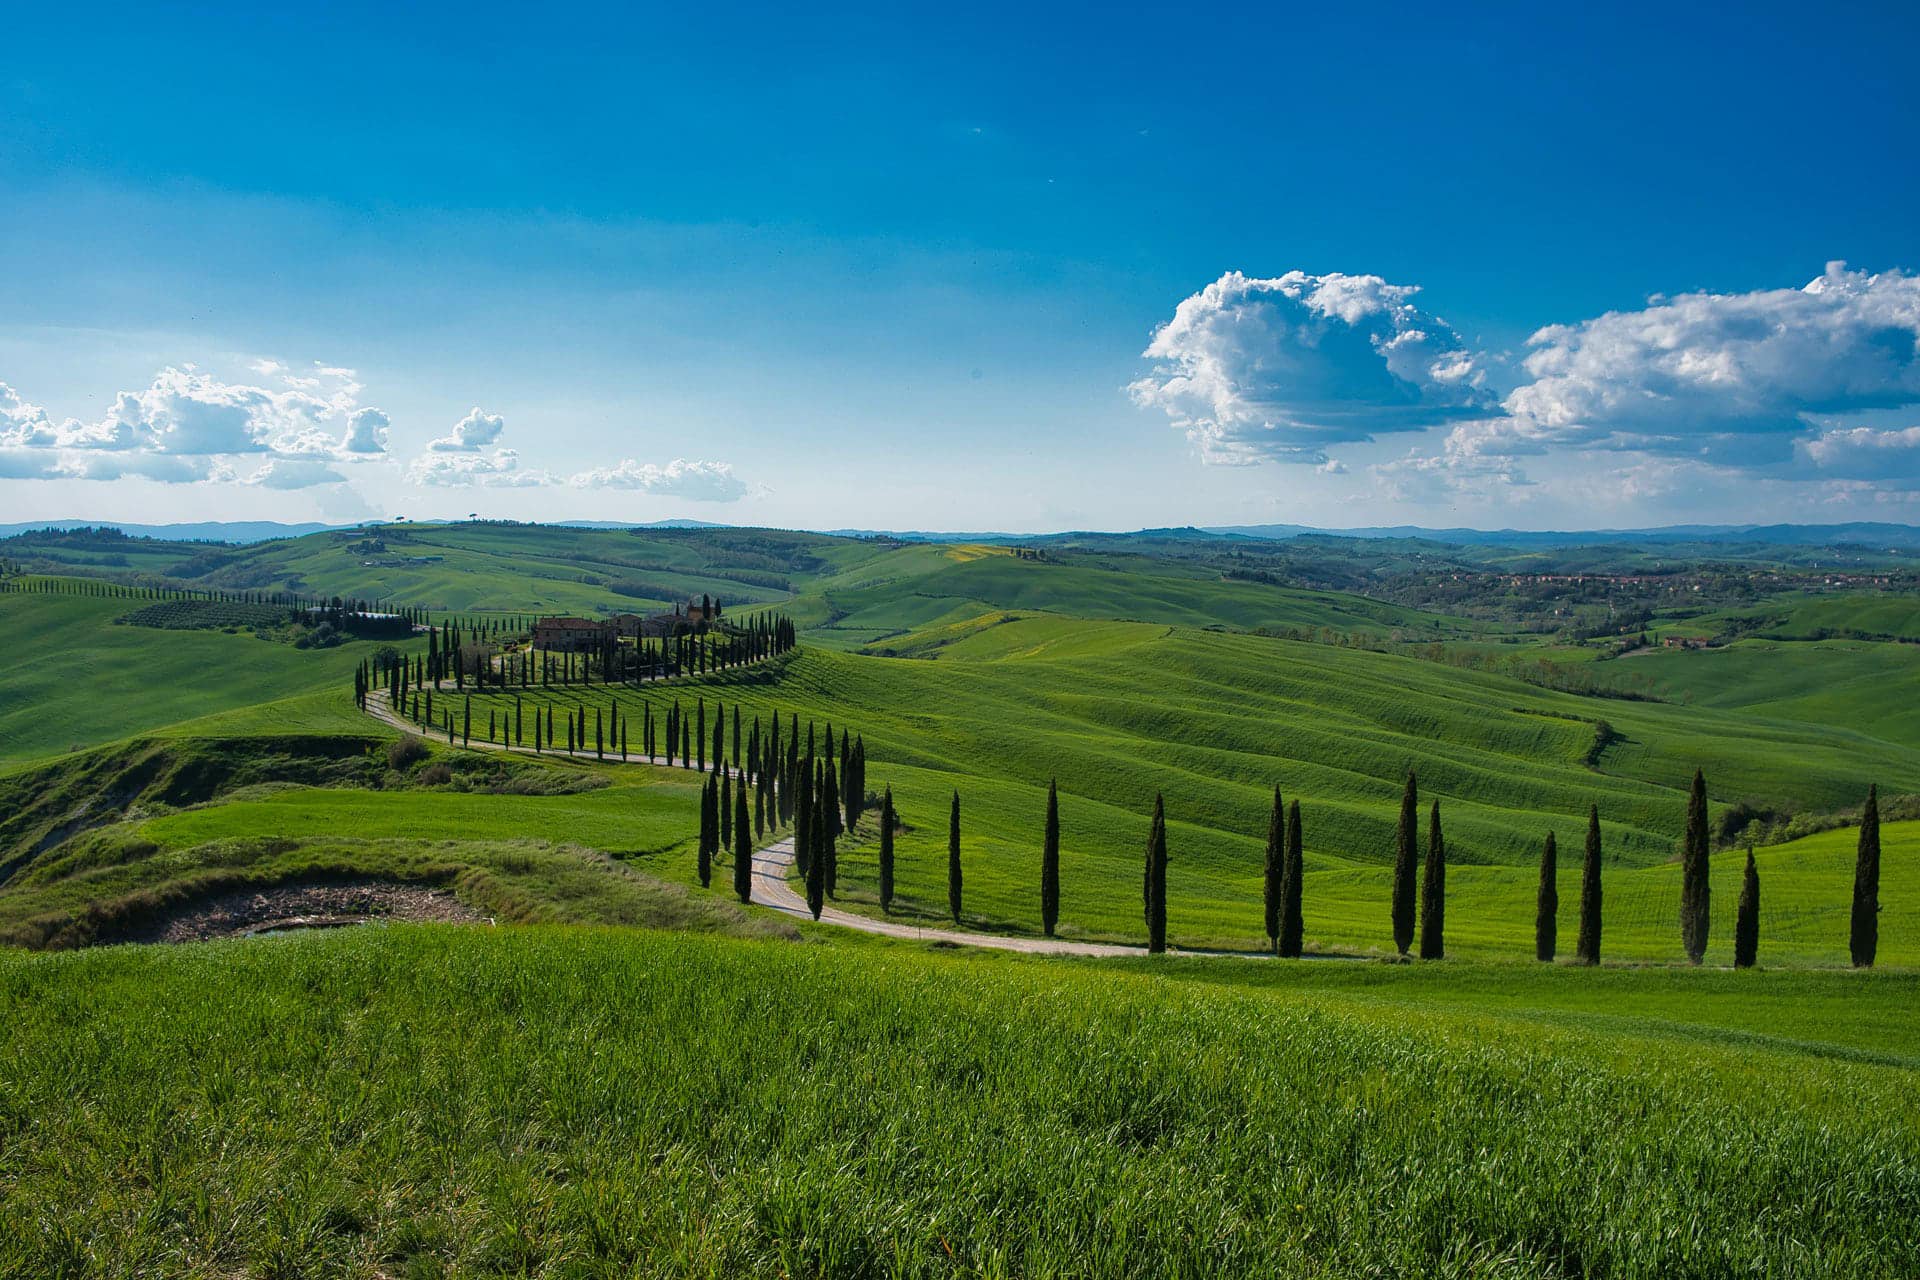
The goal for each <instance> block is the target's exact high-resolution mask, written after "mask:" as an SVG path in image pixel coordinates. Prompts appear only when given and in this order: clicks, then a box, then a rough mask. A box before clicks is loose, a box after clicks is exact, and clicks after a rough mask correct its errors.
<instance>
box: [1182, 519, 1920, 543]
mask: <svg viewBox="0 0 1920 1280" xmlns="http://www.w3.org/2000/svg"><path fill="white" fill-rule="evenodd" d="M1153 532H1156V533H1165V532H1167V531H1165V530H1155V531H1153ZM1192 532H1196V533H1212V534H1221V535H1225V536H1228V537H1242V538H1262V539H1270V540H1283V539H1288V538H1299V537H1311V536H1332V537H1343V538H1417V539H1420V540H1422V541H1426V542H1444V543H1451V544H1453V545H1454V546H1463V547H1523V548H1524V547H1590V546H1595V545H1600V544H1604V543H1646V542H1659V543H1716V542H1724V543H1748V544H1752V543H1760V544H1763V545H1767V546H1793V547H1833V546H1868V547H1901V548H1920V528H1915V527H1914V526H1912V525H1905V524H1885V523H1873V522H1856V523H1853V524H1767V525H1760V524H1676V525H1666V526H1664V527H1662V528H1657V529H1568V530H1531V529H1427V528H1422V527H1421V526H1419V525H1392V526H1373V527H1368V528H1360V529H1316V528H1312V527H1310V526H1307V525H1298V524H1247V525H1229V526H1224V527H1218V528H1210V529H1205V530H1194V531H1192Z"/></svg>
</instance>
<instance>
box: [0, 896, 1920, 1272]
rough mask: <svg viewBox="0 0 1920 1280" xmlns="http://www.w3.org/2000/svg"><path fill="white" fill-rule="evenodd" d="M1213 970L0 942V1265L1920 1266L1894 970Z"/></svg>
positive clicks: (913, 959) (518, 936) (407, 934)
mask: <svg viewBox="0 0 1920 1280" xmlns="http://www.w3.org/2000/svg"><path fill="white" fill-rule="evenodd" d="M1228 968H1229V969H1237V970H1238V972H1226V971H1223V969H1222V967H1221V966H1218V965H1213V966H1206V967H1204V968H1203V967H1200V966H1198V965H1196V964H1195V963H1194V962H1186V963H1182V962H1178V961H1175V962H1170V963H1161V964H1144V963H1140V962H1132V963H1129V964H1125V965H1105V966H1091V965H1076V964H1059V963H1033V962H1024V961H1020V960H1016V959H1010V958H989V957H954V956H940V955H931V954H926V953H916V952H912V951H907V950H902V949H898V948H874V947H867V948H827V947H807V946H793V945H773V944H766V943H741V942H731V941H723V940H710V939H696V938H687V937H676V936H668V935H645V934H641V935H636V934H632V933H621V932H610V931H584V930H568V931H564V932H562V931H551V930H525V931H504V932H503V931H497V930H496V931H487V930H477V931H476V930H472V929H467V930H461V929H450V928H438V929H436V928H406V927H396V928H392V929H361V930H353V931H349V933H348V934H347V935H345V936H342V935H335V936H331V937H309V938H304V939H268V940H261V941H254V942H244V943H227V944H213V945H207V946H200V947H191V948H174V949H168V948H147V949H124V948H123V949H114V950H108V951H95V952H91V953H84V954H74V955H65V956H33V957H27V956H20V955H5V956H0V1122H4V1124H5V1131H6V1132H7V1134H8V1135H9V1136H8V1140H7V1142H6V1143H4V1144H0V1217H3V1218H4V1220H6V1221H7V1222H9V1223H12V1224H14V1228H15V1229H13V1230H10V1231H8V1232H5V1233H0V1271H4V1272H6V1273H9V1274H34V1275H51V1274H74V1273H82V1272H93V1273H109V1274H133V1273H151V1272H169V1273H186V1274H205V1275H227V1274H330V1275H347V1276H369V1277H371V1276H377V1275H396V1274H400V1275H414V1274H422V1275H424V1274H446V1273H452V1274H482V1273H489V1274H492V1273H511V1274H522V1275H534V1274H539V1275H562V1274H607V1273H620V1274H662V1273H671V1274H688V1273H692V1274H706V1275H817V1274H832V1275H880V1274H888V1275H909V1276H920V1275H929V1276H930V1275H949V1274H955V1273H960V1274H984V1275H1116V1276H1120V1275H1138V1276H1148V1275H1152V1276H1163V1275H1187V1276H1208V1275H1221V1276H1241V1275H1248V1274H1337V1275H1450V1276H1481V1275H1487V1276H1493V1275H1498V1276H1505V1277H1534V1276H1539V1277H1547V1276H1565V1275H1571V1274H1588V1275H1609V1276H1648V1277H1652V1276H1660V1277H1673V1276H1700V1277H1705V1276H1718V1275H1730V1274H1793V1275H1798V1276H1808V1277H1827V1276H1834V1277H1850V1278H1871V1277H1880V1276H1900V1275H1909V1274H1912V1273H1913V1271H1914V1270H1915V1269H1916V1268H1920V1244H1917V1242H1916V1237H1915V1236H1914V1234H1913V1232H1912V1230H1911V1224H1912V1220H1913V1214H1914V1211H1915V1208H1916V1206H1920V1174H1916V1170H1920V1137H1916V1135H1917V1134H1920V1114H1917V1113H1916V1111H1915V1103H1914V1099H1915V1096H1916V1095H1915V1092H1914V1090H1913V1088H1912V1082H1913V1079H1914V1070H1915V1066H1916V1063H1920V1044H1917V1043H1916V1042H1915V1040H1914V1036H1913V1025H1914V1024H1913V1021H1912V1019H1911V1018H1910V1017H1907V1016H1905V1014H1906V1011H1907V1010H1909V1009H1910V1008H1911V1006H1912V1003H1913V1000H1914V998H1915V996H1916V994H1920V993H1917V992H1916V990H1915V980H1914V979H1913V978H1911V977H1892V976H1888V975H1866V976H1862V975H1852V974H1832V975H1807V974H1788V975H1767V974H1737V975H1736V974H1727V975H1711V974H1696V973H1690V974H1682V975H1672V974H1667V973H1648V974H1636V973H1625V972H1608V973H1601V974H1596V973H1587V972H1577V971H1568V970H1562V971H1558V972H1551V973H1537V972H1530V971H1528V970H1523V969H1485V970H1476V969H1472V968H1470V967H1469V968H1463V967H1457V966H1452V967H1447V968H1445V969H1441V970H1436V969H1432V968H1428V969H1419V970H1392V969H1386V968H1383V967H1378V966H1355V967H1353V972H1352V975H1351V980H1349V976H1348V975H1347V974H1344V973H1339V972H1333V973H1329V972H1327V970H1329V969H1338V968H1339V966H1324V965H1323V966H1299V965H1296V966H1286V967H1281V966H1274V967H1273V968H1272V969H1271V970H1269V971H1267V972H1263V973H1260V974H1255V973H1253V972H1252V970H1253V968H1254V967H1253V966H1229V967H1228ZM1283 969H1284V972H1283ZM1309 976H1311V978H1312V981H1311V982H1307V981H1305V979H1307V978H1308V977H1309ZM1676 978H1680V979H1684V980H1685V982H1684V989H1682V988H1681V986H1680V984H1679V983H1677V982H1676V981H1675V979H1676ZM1456 984H1457V985H1458V986H1459V989H1460V991H1461V992H1464V991H1468V990H1496V991H1499V992H1500V993H1501V994H1500V996H1499V998H1498V999H1496V1000H1491V1001H1488V1002H1487V1003H1485V1004H1479V1003H1475V1002H1471V1001H1463V1000H1461V999H1459V993H1458V992H1452V991H1451V990H1450V989H1451V988H1452V987H1453V986H1455V985H1456ZM1440 988H1448V990H1441V989H1440Z"/></svg>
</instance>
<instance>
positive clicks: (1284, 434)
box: [1128, 271, 1498, 464]
mask: <svg viewBox="0 0 1920 1280" xmlns="http://www.w3.org/2000/svg"><path fill="white" fill-rule="evenodd" d="M1418 292H1419V290H1418V289H1417V288H1415V287H1413V286H1409V285H1395V284H1388V283H1387V282H1386V281H1385V280H1383V279H1381V278H1380V277H1379V276H1368V275H1362V276H1350V275H1342V274H1340V273H1338V272H1333V273H1329V274H1327V275H1322V276H1314V275H1308V274H1306V273H1305V272H1301V271H1290V272H1288V273H1287V274H1285V275H1283V276H1278V277H1275V278H1272V279H1258V278H1251V277H1248V276H1245V275H1242V274H1241V273H1240V272H1237V271H1231V272H1228V273H1227V274H1226V275H1223V276H1221V277H1220V278H1219V279H1218V280H1216V281H1214V282H1213V283H1212V284H1210V285H1208V286H1207V287H1206V288H1204V289H1202V290H1201V291H1200V292H1199V293H1196V294H1194V295H1193V296H1191V297H1189V298H1187V299H1186V300H1184V301H1183V302H1181V303H1180V305H1179V307H1178V308H1176V309H1175V311H1174V316H1173V319H1172V320H1170V321H1168V322H1167V324H1165V325H1164V326H1162V327H1161V328H1160V329H1159V330H1158V331H1157V332H1156V333H1155V334H1154V337H1153V341H1152V343H1151V344H1150V345H1149V346H1148V347H1147V349H1146V351H1145V352H1144V353H1143V355H1144V356H1145V357H1146V358H1147V359H1150V360H1156V361H1159V362H1160V364H1159V366H1158V367H1157V368H1156V369H1155V370H1154V372H1153V374H1152V375H1151V376H1149V377H1145V378H1141V379H1139V380H1138V381H1136V382H1134V383H1133V384H1132V386H1131V387H1129V388H1128V390H1129V392H1130V393H1131V394H1132V396H1133V399H1134V402H1135V403H1136V404H1139V405H1141V406H1142V407H1146V408H1156V409H1161V410H1163V411H1165V412H1166V414H1167V415H1168V416H1169V417H1170V418H1171V419H1172V420H1173V424H1174V425H1175V426H1176V427H1179V428H1181V429H1183V430H1184V431H1186V433H1187V435H1188V437H1189V438H1190V439H1191V440H1193V441H1194V443H1196V444H1197V445H1199V447H1200V451H1201V456H1202V457H1203V458H1204V459H1205V460H1206V461H1207V462H1212V463H1229V464H1247V463H1254V462H1260V461H1264V460H1277V461H1285V462H1309V463H1320V462H1324V461H1325V460H1326V457H1327V455H1326V450H1327V449H1328V448H1329V447H1330V446H1333V445H1339V444H1351V443H1357V442H1361V441H1366V440H1371V439H1373V438H1374V437H1375V436H1376V435H1381V434H1386V433H1392V432H1402V431H1419V430H1424V429H1426V428H1429V427H1432V426H1435V425H1437V424H1440V423H1445V422H1450V421H1458V420H1460V419H1462V418H1470V417H1477V416H1484V415H1486V414H1489V413H1496V412H1498V409H1497V407H1496V405H1495V404H1494V401H1493V398H1492V396H1491V395H1490V394H1489V393H1488V392H1487V391H1486V389H1485V373H1484V370H1483V369H1482V367H1481V365H1480V363H1479V361H1478V360H1477V358H1476V357H1475V356H1474V355H1473V354H1472V353H1471V352H1469V351H1468V350H1467V348H1466V344H1465V343H1464V342H1462V341H1461V339H1460V336H1459V335H1458V334H1457V333H1455V332H1454V331H1453V329H1452V328H1451V327H1450V326H1448V325H1447V323H1446V322H1445V321H1443V320H1441V319H1439V318H1438V317H1436V316H1433V315H1429V314H1427V313H1426V312H1423V311H1421V310H1420V309H1419V308H1418V307H1416V306H1414V305H1413V302H1412V298H1413V296H1414V295H1415V294H1416V293H1418Z"/></svg>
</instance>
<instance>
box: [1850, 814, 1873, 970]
mask: <svg viewBox="0 0 1920 1280" xmlns="http://www.w3.org/2000/svg"><path fill="white" fill-rule="evenodd" d="M1847 949H1848V951H1849V952H1851V954H1852V956H1853V967H1854V968H1856V969H1870V968H1872V967H1873V956H1874V953H1875V952H1876V951H1878V950H1879V949H1880V787H1879V784H1877V783H1876V784H1874V785H1872V786H1870V787H1868V788H1867V804H1866V807H1865V808H1864V809H1862V810H1861V811H1860V843H1859V846H1858V850H1857V852H1856V853H1855V854H1854V859H1853V928H1852V931H1851V934H1850V936H1849V937H1848V939H1847Z"/></svg>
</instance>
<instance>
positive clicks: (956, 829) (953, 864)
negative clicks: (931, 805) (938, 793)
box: [947, 791, 960, 924]
mask: <svg viewBox="0 0 1920 1280" xmlns="http://www.w3.org/2000/svg"><path fill="white" fill-rule="evenodd" d="M947 908H948V909H949V910H951V911H952V912H953V922H954V923H955V924H959V923H960V793H959V792H958V791H956V792H954V793H953V809H952V811H951V812H950V813H949V814H948V815H947Z"/></svg>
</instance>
